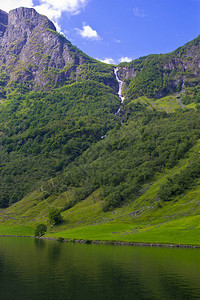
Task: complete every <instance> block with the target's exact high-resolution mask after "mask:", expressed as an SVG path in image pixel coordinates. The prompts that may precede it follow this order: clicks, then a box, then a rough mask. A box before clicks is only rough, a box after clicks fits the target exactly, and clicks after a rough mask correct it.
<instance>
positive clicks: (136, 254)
mask: <svg viewBox="0 0 200 300" xmlns="http://www.w3.org/2000/svg"><path fill="white" fill-rule="evenodd" d="M0 299H1V300H5V299H6V300H7V299H8V300H12V299H15V300H18V299H20V300H23V299H26V300H27V299H28V300H32V299H35V300H36V299H37V300H40V299H41V300H45V299H56V300H57V299H62V300H65V299H73V300H79V299H81V300H85V299H88V300H89V299H95V300H100V299H101V300H102V299H103V300H107V299H113V300H116V299H120V300H121V299H122V300H123V299H145V300H146V299H173V300H174V299H200V249H180V248H178V249H174V248H173V249H171V248H150V247H136V246H111V245H86V244H73V243H61V242H55V241H49V240H39V239H32V238H10V237H1V238H0Z"/></svg>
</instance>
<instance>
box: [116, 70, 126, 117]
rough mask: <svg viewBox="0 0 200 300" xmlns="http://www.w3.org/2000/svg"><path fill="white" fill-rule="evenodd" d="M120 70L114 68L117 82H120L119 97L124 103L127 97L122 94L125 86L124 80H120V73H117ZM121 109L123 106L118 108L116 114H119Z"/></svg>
mask: <svg viewBox="0 0 200 300" xmlns="http://www.w3.org/2000/svg"><path fill="white" fill-rule="evenodd" d="M118 70H119V69H118V68H114V74H115V77H116V80H117V82H118V83H119V91H118V96H119V98H120V99H121V104H123V102H124V99H125V97H123V96H122V86H123V81H122V80H120V79H119V77H118V74H117V72H118ZM120 110H121V108H120V107H119V108H118V110H117V112H116V113H115V115H116V116H118V115H119V112H120Z"/></svg>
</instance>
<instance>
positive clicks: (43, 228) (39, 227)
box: [35, 224, 47, 237]
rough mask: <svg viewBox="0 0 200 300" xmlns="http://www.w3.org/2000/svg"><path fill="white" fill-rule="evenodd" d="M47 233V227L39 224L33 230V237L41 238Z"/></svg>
mask: <svg viewBox="0 0 200 300" xmlns="http://www.w3.org/2000/svg"><path fill="white" fill-rule="evenodd" d="M46 232H47V226H46V225H44V224H39V225H37V227H36V230H35V236H39V237H40V236H43V235H44V234H45V233H46Z"/></svg>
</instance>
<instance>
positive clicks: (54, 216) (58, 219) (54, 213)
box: [49, 207, 63, 225]
mask: <svg viewBox="0 0 200 300" xmlns="http://www.w3.org/2000/svg"><path fill="white" fill-rule="evenodd" d="M62 221H63V218H62V216H61V214H60V210H59V209H57V208H54V207H52V208H51V210H50V212H49V222H50V223H51V224H53V225H57V224H59V223H62Z"/></svg>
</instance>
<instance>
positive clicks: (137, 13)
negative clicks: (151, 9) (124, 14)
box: [133, 7, 147, 18]
mask: <svg viewBox="0 0 200 300" xmlns="http://www.w3.org/2000/svg"><path fill="white" fill-rule="evenodd" d="M133 13H134V15H135V16H136V17H139V18H145V17H147V14H146V13H145V11H144V10H143V9H141V8H139V7H134V8H133Z"/></svg>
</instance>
